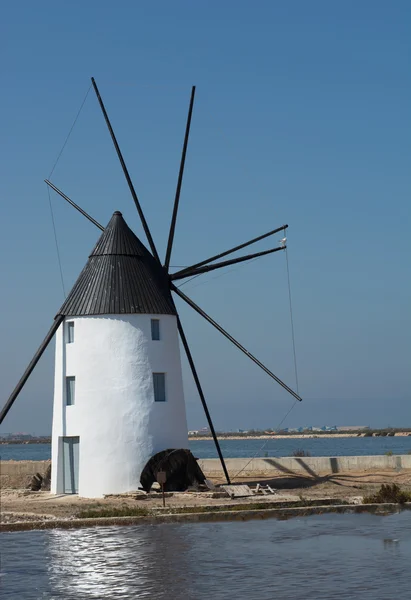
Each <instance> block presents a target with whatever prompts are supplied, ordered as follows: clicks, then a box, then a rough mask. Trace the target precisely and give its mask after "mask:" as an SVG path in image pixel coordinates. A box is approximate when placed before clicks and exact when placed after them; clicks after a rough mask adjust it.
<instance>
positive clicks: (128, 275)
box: [58, 211, 176, 316]
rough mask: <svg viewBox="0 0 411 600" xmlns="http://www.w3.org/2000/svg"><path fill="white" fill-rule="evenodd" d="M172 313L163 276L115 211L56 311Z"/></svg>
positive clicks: (75, 313) (169, 297)
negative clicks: (61, 304) (71, 287)
mask: <svg viewBox="0 0 411 600" xmlns="http://www.w3.org/2000/svg"><path fill="white" fill-rule="evenodd" d="M134 313H140V314H162V315H175V314H176V310H175V307H174V302H173V300H172V298H171V294H170V291H169V286H168V282H167V275H166V273H165V271H164V270H163V268H162V267H161V265H159V264H158V262H157V261H156V260H155V259H154V258H153V256H152V255H151V254H150V252H149V251H148V250H147V248H146V247H145V246H144V245H143V244H142V243H141V242H140V240H139V239H138V238H137V236H136V235H135V234H134V233H133V232H132V231H131V229H130V228H129V226H128V225H127V223H126V222H125V220H124V219H123V216H122V214H121V213H120V212H118V211H116V212H115V213H114V214H113V216H112V218H111V220H110V222H109V224H108V225H107V227H106V229H105V230H104V232H103V233H102V235H101V237H100V239H99V240H98V242H97V244H96V245H95V247H94V250H93V251H92V253H91V254H90V256H89V259H88V261H87V264H86V266H85V267H84V269H83V270H82V272H81V273H80V276H79V278H78V279H77V281H76V283H75V284H74V287H73V289H72V290H71V292H70V293H69V294H68V296H67V298H66V300H65V302H64V304H63V306H62V307H61V308H60V310H59V312H58V314H60V315H65V316H82V315H109V314H112V315H114V314H134Z"/></svg>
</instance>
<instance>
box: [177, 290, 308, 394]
mask: <svg viewBox="0 0 411 600" xmlns="http://www.w3.org/2000/svg"><path fill="white" fill-rule="evenodd" d="M171 289H172V290H173V292H175V293H176V294H177V295H178V296H180V298H181V299H182V300H184V301H185V302H187V304H188V305H189V306H191V308H193V309H194V310H195V311H196V312H198V314H199V315H201V316H202V317H204V318H205V319H206V321H208V322H209V323H211V325H213V327H215V328H216V329H217V330H218V331H219V332H220V333H222V334H223V335H224V336H225V337H226V338H227V339H228V340H230V342H232V343H233V344H234V345H235V346H237V348H238V349H239V350H241V352H244V354H245V355H246V356H248V358H250V359H251V360H252V361H253V362H255V364H256V365H258V366H259V367H260V369H262V370H263V371H265V372H266V373H267V375H269V376H270V377H272V378H273V379H274V380H275V381H276V382H277V383H279V384H280V385H281V387H283V388H284V389H285V390H287V392H288V393H290V394H291V395H292V396H294V398H295V399H296V400H299V401H300V402H301V400H302V398H301V396H299V395H298V394H297V393H296V392H294V391H293V390H292V389H291V388H290V387H288V385H286V384H285V383H284V382H283V381H281V379H280V378H279V377H277V376H276V375H274V373H272V372H271V371H270V369H268V368H267V367H266V366H265V365H263V363H262V362H260V361H259V360H258V358H256V357H255V356H253V355H252V354H251V352H248V350H246V348H244V346H242V345H241V344H240V342H238V341H237V340H236V339H235V338H233V336H232V335H230V334H229V333H228V332H227V331H226V330H225V329H223V328H222V327H221V325H219V324H218V323H217V322H216V321H214V319H212V318H211V317H210V316H209V315H208V314H207V313H206V312H204V311H203V309H202V308H200V307H199V306H198V305H197V304H196V303H195V302H193V301H192V300H191V298H189V297H188V296H186V295H185V294H183V292H182V291H181V290H179V289H178V288H177V287H176V286H175V285H174V284H171Z"/></svg>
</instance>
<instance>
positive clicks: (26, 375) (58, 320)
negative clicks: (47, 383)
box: [0, 315, 64, 425]
mask: <svg viewBox="0 0 411 600" xmlns="http://www.w3.org/2000/svg"><path fill="white" fill-rule="evenodd" d="M63 320H64V315H57V317H56V318H55V319H54V323H53V325H52V326H51V327H50V330H49V332H48V334H47V335H46V337H45V338H44V340H43V342H42V343H41V345H40V347H39V349H38V350H37V352H36V354H35V355H34V356H33V358H32V359H31V361H30V363H29V366H28V367H27V369H26V370H25V371H24V373H23V375H22V377H21V379H20V381H19V382H18V384H17V385H16V387H15V388H14V390H13V391H12V393H11V395H10V398H9V399H8V400H7V402H6V404H5V405H4V406H3V409H2V411H1V412H0V425H1V424H2V423H3V421H4V419H5V418H6V415H7V413H8V412H9V410H10V409H11V407H12V406H13V404H14V401H15V400H16V398H17V396H18V395H19V394H20V392H21V390H22V389H23V387H24V384H25V383H26V381H27V379H28V378H29V377H30V375H31V373H32V371H33V369H34V367H35V366H36V365H37V363H38V362H39V360H40V358H41V356H42V354H43V352H44V351H45V349H46V348H47V346H48V345H49V343H50V342H51V340H52V339H53V336H54V334H55V333H56V331H57V329H58V328H59V327H60V325H61V323H62V321H63Z"/></svg>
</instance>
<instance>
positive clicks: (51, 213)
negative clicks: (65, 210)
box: [47, 186, 66, 298]
mask: <svg viewBox="0 0 411 600" xmlns="http://www.w3.org/2000/svg"><path fill="white" fill-rule="evenodd" d="M47 195H48V199H49V207H50V215H51V222H52V225H53V233H54V242H55V244H56V253H57V262H58V265H59V271H60V280H61V287H62V288H63V296H64V298H65V297H66V289H65V287H64V277H63V269H62V266H61V258H60V250H59V244H58V240H57V231H56V223H55V221H54V212H53V205H52V203H51V196H50V188H49V187H48V186H47Z"/></svg>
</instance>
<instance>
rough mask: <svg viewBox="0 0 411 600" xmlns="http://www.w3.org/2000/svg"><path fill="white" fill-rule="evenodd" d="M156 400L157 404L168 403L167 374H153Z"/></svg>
mask: <svg viewBox="0 0 411 600" xmlns="http://www.w3.org/2000/svg"><path fill="white" fill-rule="evenodd" d="M153 384H154V400H155V402H165V401H166V374H165V373H153Z"/></svg>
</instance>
